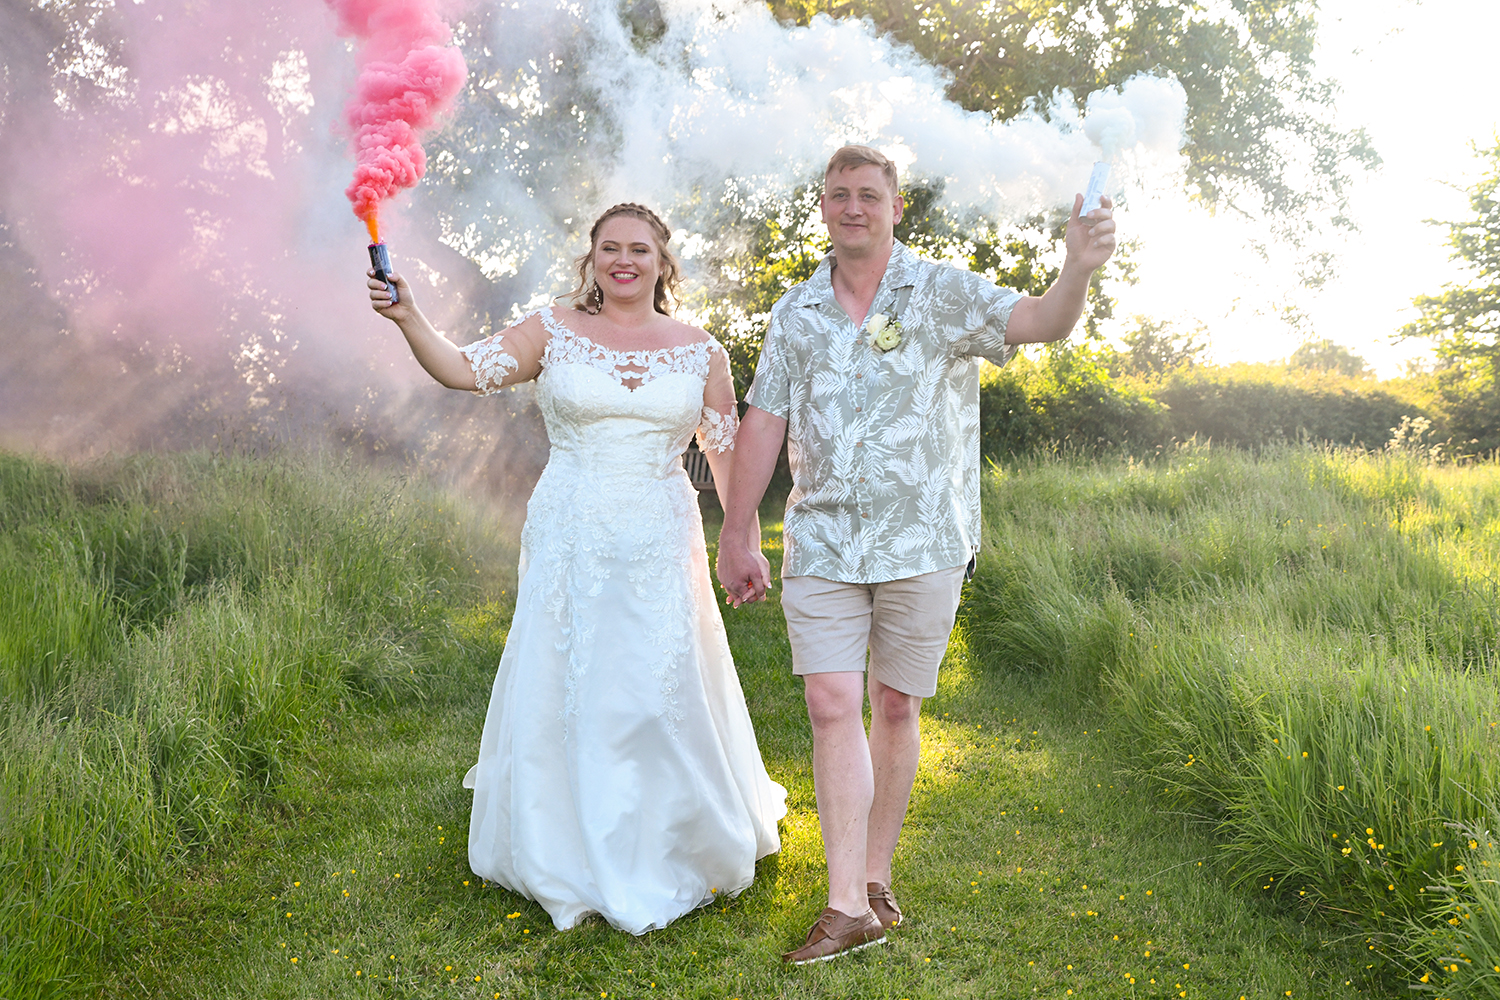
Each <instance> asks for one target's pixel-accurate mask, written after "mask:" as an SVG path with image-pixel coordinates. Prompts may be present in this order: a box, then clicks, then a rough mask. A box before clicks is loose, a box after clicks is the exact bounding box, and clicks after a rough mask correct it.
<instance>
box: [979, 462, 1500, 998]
mask: <svg viewBox="0 0 1500 1000" xmlns="http://www.w3.org/2000/svg"><path fill="white" fill-rule="evenodd" d="M985 503H986V508H985V509H986V524H987V530H988V532H989V535H988V540H989V543H990V544H989V547H988V549H987V551H986V553H985V555H984V556H983V557H982V560H981V566H980V573H979V575H978V577H977V578H976V581H975V584H974V592H973V594H972V595H971V600H970V604H969V610H968V617H969V628H970V632H971V636H972V637H973V641H974V642H975V645H976V647H977V648H979V649H982V650H984V655H985V656H986V657H987V658H988V659H989V660H990V661H992V662H993V663H995V664H997V665H1004V666H1005V667H1007V668H1010V669H1014V668H1016V667H1029V668H1030V669H1035V670H1047V671H1054V672H1055V671H1067V672H1070V673H1072V674H1073V675H1076V678H1077V683H1078V685H1079V687H1080V689H1081V690H1085V691H1088V690H1092V691H1094V692H1095V694H1094V697H1095V698H1096V699H1097V700H1098V702H1099V703H1100V705H1101V707H1102V708H1103V709H1104V710H1105V711H1106V712H1108V713H1109V715H1110V716H1111V717H1112V718H1113V719H1114V720H1115V724H1116V732H1117V735H1118V738H1119V746H1120V748H1121V753H1122V756H1121V758H1120V760H1119V766H1120V767H1121V769H1122V770H1125V771H1128V772H1132V773H1135V774H1138V775H1141V776H1144V777H1146V778H1148V779H1149V780H1150V781H1151V782H1152V784H1153V786H1154V787H1155V788H1156V789H1157V791H1158V793H1159V795H1160V798H1161V802H1162V805H1163V807H1164V808H1167V809H1172V810H1177V811H1180V812H1182V813H1184V814H1186V815H1188V816H1190V817H1193V818H1195V819H1196V820H1198V821H1199V822H1200V823H1202V824H1203V825H1204V826H1205V827H1206V828H1209V829H1212V830H1214V831H1216V833H1217V835H1218V838H1219V842H1220V844H1221V847H1222V858H1221V860H1222V864H1223V868H1224V870H1225V871H1226V872H1227V873H1228V874H1229V875H1230V877H1231V878H1233V879H1234V880H1236V881H1238V882H1240V883H1243V884H1244V885H1246V886H1248V887H1250V888H1251V891H1254V892H1257V893H1264V894H1266V895H1268V896H1271V897H1275V898H1276V899H1278V900H1279V901H1281V902H1282V903H1283V904H1284V905H1285V906H1288V907H1293V908H1297V909H1303V910H1306V911H1308V912H1309V913H1310V914H1312V913H1316V914H1318V915H1319V916H1320V917H1321V918H1322V919H1324V920H1327V921H1330V922H1332V923H1334V924H1342V925H1344V926H1345V927H1346V929H1347V933H1350V934H1359V935H1363V936H1364V937H1365V939H1366V944H1367V947H1368V949H1369V950H1370V951H1371V953H1372V956H1373V957H1374V958H1375V959H1377V960H1379V961H1385V962H1391V963H1393V964H1394V967H1395V969H1396V972H1397V974H1398V975H1403V976H1408V977H1409V979H1410V980H1411V981H1412V982H1413V983H1415V984H1417V985H1419V986H1420V985H1424V984H1425V985H1433V986H1434V988H1437V984H1439V983H1446V982H1447V980H1446V979H1444V978H1443V977H1445V976H1455V975H1456V973H1453V972H1442V971H1441V970H1439V969H1438V968H1437V967H1435V966H1434V964H1433V952H1432V949H1431V948H1430V947H1429V946H1428V943H1427V942H1428V941H1429V940H1430V939H1433V938H1432V934H1431V931H1432V930H1433V929H1434V928H1441V927H1446V926H1449V925H1447V924H1444V923H1443V921H1446V920H1447V919H1448V917H1447V916H1446V914H1447V913H1448V910H1449V908H1451V906H1452V905H1455V904H1454V903H1453V900H1455V899H1458V900H1461V901H1462V902H1461V903H1460V904H1457V905H1463V906H1470V907H1473V906H1480V904H1478V903H1476V902H1473V900H1474V897H1475V892H1476V886H1475V885H1473V884H1469V883H1464V884H1449V883H1450V882H1451V881H1452V880H1451V878H1450V876H1452V875H1453V874H1454V871H1455V866H1456V865H1460V864H1463V861H1462V858H1463V857H1464V855H1465V852H1466V850H1467V848H1466V846H1465V844H1464V843H1461V838H1459V837H1457V836H1455V835H1454V833H1453V829H1454V825H1455V824H1457V825H1459V826H1461V827H1462V828H1464V829H1490V828H1493V826H1494V823H1495V817H1494V816H1493V814H1492V813H1491V812H1490V811H1489V810H1488V809H1486V807H1485V806H1484V803H1485V802H1493V801H1496V798H1497V796H1496V792H1497V786H1500V744H1497V740H1500V731H1497V728H1496V727H1497V723H1500V691H1497V685H1496V681H1497V676H1496V670H1495V667H1496V659H1495V651H1496V642H1497V637H1500V612H1497V602H1496V584H1497V580H1500V546H1497V544H1496V542H1497V540H1500V468H1497V467H1496V466H1493V465H1489V466H1477V467H1469V468H1465V469H1453V468H1445V467H1432V466H1427V465H1425V464H1422V463H1421V462H1419V461H1417V460H1415V459H1413V458H1412V457H1410V456H1401V455H1375V456H1372V455H1361V454H1354V453H1347V454H1346V453H1339V452H1326V451H1324V452H1319V451H1312V450H1300V451H1291V450H1289V451H1284V452H1279V453H1274V454H1268V455H1263V456H1261V457H1259V458H1256V457H1253V456H1248V455H1245V454H1243V453H1235V452H1230V451H1222V450H1219V451H1206V450H1192V449H1190V450H1184V451H1183V452H1181V453H1179V454H1178V455H1176V456H1173V457H1172V458H1170V459H1168V460H1166V461H1164V462H1160V463H1153V464H1148V465H1142V464H1136V463H1132V462H1105V463H1098V464H1079V463H1067V462H1062V461H1055V460H1052V461H1036V462H1032V463H1029V464H1026V465H1023V466H1019V467H1017V468H1014V469H1011V470H1009V471H1006V470H996V472H995V474H994V475H992V476H991V477H990V479H989V483H988V487H987V494H986V496H985ZM1435 886H1446V888H1443V889H1441V891H1440V890H1439V889H1437V888H1434V887H1435ZM1489 886H1490V889H1489V890H1488V891H1490V892H1491V893H1493V884H1492V883H1490V884H1489ZM1480 908H1481V909H1482V908H1483V907H1482V906H1480ZM1485 912H1490V911H1485ZM1466 919H1467V918H1466ZM1466 926H1475V927H1477V926H1480V925H1479V924H1472V925H1469V924H1466ZM1441 937H1442V936H1441V935H1439V938H1441ZM1443 940H1446V939H1443ZM1484 940H1486V941H1490V940H1495V939H1494V938H1486V939H1484ZM1469 947H1470V948H1471V949H1472V950H1474V951H1477V950H1479V949H1480V948H1481V944H1480V938H1478V937H1475V938H1474V940H1473V941H1472V942H1471V943H1470V945H1469ZM1485 947H1489V946H1488V945H1486V946H1485ZM1471 957H1473V960H1474V962H1480V961H1481V960H1482V961H1483V962H1485V963H1488V964H1486V965H1485V968H1490V967H1491V966H1495V965H1500V951H1496V950H1490V951H1488V952H1486V953H1485V954H1484V955H1483V956H1478V955H1473V954H1472V951H1471ZM1451 964H1452V963H1451V962H1450V963H1449V965H1451ZM1423 975H1426V976H1427V977H1428V978H1427V979H1426V980H1425V981H1424V980H1421V979H1420V977H1421V976H1423ZM1442 988H1444V989H1446V988H1447V987H1446V986H1443V987H1442Z"/></svg>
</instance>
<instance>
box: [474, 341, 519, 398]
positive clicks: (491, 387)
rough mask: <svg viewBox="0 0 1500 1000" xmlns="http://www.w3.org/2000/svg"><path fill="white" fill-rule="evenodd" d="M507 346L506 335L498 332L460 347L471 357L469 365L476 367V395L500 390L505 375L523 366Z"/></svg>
mask: <svg viewBox="0 0 1500 1000" xmlns="http://www.w3.org/2000/svg"><path fill="white" fill-rule="evenodd" d="M505 347H506V345H505V335H504V334H503V333H497V334H495V335H494V336H493V337H486V338H485V339H484V340H476V341H475V342H474V343H472V344H466V345H464V346H463V347H460V348H459V349H458V350H459V353H461V354H462V355H463V356H464V357H465V358H468V359H469V367H470V368H472V369H474V385H475V386H476V388H475V389H474V394H475V395H477V396H488V395H490V394H491V393H495V392H499V391H500V390H501V388H503V387H504V385H505V377H506V376H507V375H511V374H514V373H515V371H516V370H517V369H518V368H520V367H521V362H519V361H517V360H516V358H515V355H513V354H511V353H510V352H509V351H507V350H506V349H505Z"/></svg>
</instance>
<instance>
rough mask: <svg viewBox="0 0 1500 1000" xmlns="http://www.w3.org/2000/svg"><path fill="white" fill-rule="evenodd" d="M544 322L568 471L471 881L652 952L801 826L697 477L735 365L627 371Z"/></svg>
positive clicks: (480, 812) (555, 492)
mask: <svg viewBox="0 0 1500 1000" xmlns="http://www.w3.org/2000/svg"><path fill="white" fill-rule="evenodd" d="M540 315H541V317H542V320H543V323H544V324H545V326H546V328H547V331H548V333H549V334H550V339H549V340H548V342H547V345H546V348H545V353H544V354H543V357H542V361H541V372H540V374H539V375H538V376H537V379H536V398H537V402H538V404H539V405H540V407H541V410H542V415H543V417H544V418H545V420H546V424H547V432H548V435H549V436H550V438H551V443H552V454H551V457H550V458H549V460H548V462H547V468H546V470H545V471H544V472H543V473H542V476H541V479H540V480H539V481H538V482H537V485H536V490H535V492H534V493H533V494H532V497H531V501H530V503H529V504H528V505H527V510H526V526H525V528H524V529H523V531H522V535H521V561H520V583H519V586H518V588H517V593H516V610H515V616H514V619H513V620H512V622H511V626H510V632H509V635H508V636H507V638H506V643H505V652H504V655H503V656H502V657H501V660H500V668H499V671H498V673H497V674H496V676H495V686H494V689H493V692H492V693H491V696H490V706H489V713H488V715H487V717H486V719H485V724H484V735H483V737H482V738H481V740H480V744H479V762H478V764H476V765H475V766H474V768H473V769H472V770H471V771H470V772H469V774H468V775H467V776H466V777H465V779H464V784H465V786H467V787H471V788H473V789H474V809H473V814H472V817H471V819H470V823H469V864H470V866H471V867H472V868H473V870H474V873H475V874H476V875H479V876H481V877H482V878H486V879H489V880H491V881H494V882H497V883H499V884H500V885H502V886H505V887H506V888H508V889H511V890H514V891H515V892H518V893H521V894H522V895H525V896H527V897H529V898H531V899H534V900H536V901H537V902H538V903H540V904H541V905H542V906H543V907H545V908H546V910H547V912H548V913H549V914H550V915H551V917H552V921H553V923H554V924H556V926H557V927H558V928H559V929H566V928H568V927H571V926H573V925H574V924H575V923H577V921H578V920H579V919H580V918H581V917H583V916H585V915H587V914H589V913H598V914H600V915H601V916H602V917H603V918H604V919H605V920H607V921H609V923H611V924H613V925H614V926H615V927H618V928H620V929H622V930H626V931H629V932H630V933H632V934H643V933H645V932H646V931H649V930H652V929H654V928H659V927H664V926H665V925H667V924H668V923H670V922H671V921H673V920H675V919H676V918H677V917H680V916H682V915H683V914H684V913H686V912H688V911H689V910H691V909H693V908H694V907H697V906H700V905H703V904H705V903H707V902H710V901H712V900H713V899H715V898H720V897H723V896H725V895H732V894H734V893H737V892H739V891H740V890H742V889H744V888H745V887H747V886H748V885H749V884H750V882H751V880H752V879H753V878H754V875H755V862H756V860H757V859H758V858H761V857H764V856H765V855H767V854H772V853H774V852H776V851H777V850H779V848H780V841H779V839H778V836H777V829H776V824H777V820H779V819H780V818H781V817H782V816H784V815H785V814H786V790H785V789H784V788H782V787H781V786H780V785H778V784H776V783H775V782H773V781H772V780H771V779H770V777H769V776H768V775H767V774H766V769H765V766H764V765H763V764H762V762H761V757H760V750H759V748H758V747H757V745H756V742H755V731H754V729H753V728H752V726H751V722H750V715H749V712H748V711H747V710H746V708H745V698H744V695H743V693H742V692H741V690H740V685H739V679H738V677H737V676H736V674H735V669H734V662H733V660H732V659H731V658H730V653H729V645H728V642H727V640H726V638H725V634H724V624H723V621H722V619H721V618H720V615H719V609H718V604H717V601H716V594H715V591H714V590H713V589H712V585H711V583H710V581H709V575H708V559H707V555H706V553H705V551H704V544H703V522H702V519H701V517H700V515H699V512H698V499H697V495H696V491H695V490H694V489H693V486H692V484H691V483H690V482H689V481H688V478H687V475H686V473H684V471H683V469H682V463H681V462H680V460H679V456H680V455H681V454H682V452H683V450H684V449H685V448H686V447H687V444H688V442H689V441H690V440H691V439H692V437H693V434H694V432H695V431H696V430H698V429H699V428H700V424H703V425H704V428H703V429H704V432H705V433H706V434H707V435H709V436H710V438H713V437H715V436H719V437H720V438H721V440H720V442H719V443H720V446H721V447H722V446H727V445H728V444H729V442H728V441H723V440H722V435H723V434H724V433H725V431H726V428H725V427H724V426H723V422H722V421H718V420H715V419H713V416H714V414H713V413H712V411H708V413H707V414H705V407H704V386H705V383H706V380H707V378H708V371H709V363H710V359H711V357H712V352H715V351H717V352H720V353H722V351H723V348H722V347H720V346H719V345H718V343H717V342H716V341H707V342H704V343H700V344H692V345H688V346H685V347H679V348H672V349H668V350H663V351H653V352H630V353H629V354H626V353H621V352H617V351H612V350H609V349H607V348H604V347H601V346H599V345H597V344H594V343H593V342H592V341H590V340H588V339H586V338H584V337H583V336H581V335H579V334H576V333H573V332H572V331H570V330H569V329H568V328H567V327H566V326H564V325H563V324H562V323H561V322H559V321H558V319H557V318H556V317H555V316H553V315H552V314H551V313H550V312H546V311H544V312H542V313H541V314H540ZM476 346H477V345H476ZM465 351H466V353H469V354H470V357H471V362H472V363H474V366H475V368H476V371H479V370H481V369H482V367H483V364H482V362H483V361H484V359H483V358H482V357H475V356H474V354H473V353H471V351H474V348H466V349H465ZM499 357H500V362H499V363H500V364H501V365H503V366H505V367H506V368H509V369H512V370H513V369H514V367H515V364H514V362H513V360H512V359H511V358H509V357H508V356H506V355H503V354H502V355H500V356H499ZM491 361H492V362H493V359H491ZM626 380H631V381H639V383H640V384H639V386H638V388H634V389H632V388H630V387H628V386H627V384H626ZM731 391H732V387H731ZM731 433H732V432H731Z"/></svg>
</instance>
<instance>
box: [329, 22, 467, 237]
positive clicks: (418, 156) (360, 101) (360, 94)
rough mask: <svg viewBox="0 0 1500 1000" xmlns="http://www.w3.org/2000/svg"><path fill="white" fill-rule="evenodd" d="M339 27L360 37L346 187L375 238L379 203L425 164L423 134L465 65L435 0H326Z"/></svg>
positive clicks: (411, 181) (412, 180) (448, 101)
mask: <svg viewBox="0 0 1500 1000" xmlns="http://www.w3.org/2000/svg"><path fill="white" fill-rule="evenodd" d="M327 2H328V6H329V7H331V8H332V9H333V11H334V12H335V13H336V14H337V15H338V19H339V30H340V31H341V32H342V33H344V34H349V35H354V36H355V37H356V38H359V39H361V41H362V42H363V45H362V46H361V47H360V50H359V57H358V58H359V79H358V80H357V81H356V83H355V85H354V94H353V95H352V96H351V97H350V99H349V104H348V106H347V108H346V109H345V117H346V120H347V121H348V123H349V126H350V128H352V129H353V132H354V137H353V138H354V156H355V166H354V182H353V183H352V184H350V185H349V188H348V190H346V191H345V192H344V193H345V194H346V195H348V196H349V201H350V202H351V203H352V204H353V206H354V214H355V216H357V217H358V218H360V219H362V220H363V221H364V223H365V225H366V226H368V227H369V230H370V238H371V239H372V240H373V241H375V242H377V243H378V242H379V241H380V229H379V212H380V203H381V202H382V201H385V200H386V199H388V198H390V197H392V196H393V195H395V194H396V193H397V192H398V191H401V190H404V189H405V188H409V187H412V186H413V185H415V184H416V183H417V181H419V180H420V179H421V178H422V174H423V173H424V172H425V171H426V169H427V154H426V152H424V151H423V149H422V133H423V132H424V131H426V130H428V129H430V128H431V127H432V126H433V125H434V124H435V123H436V121H437V120H438V118H439V117H441V116H442V115H443V114H444V113H445V112H447V111H448V109H449V108H450V107H451V106H452V103H453V99H454V98H455V97H457V96H458V92H459V91H460V90H462V89H463V86H464V81H465V80H466V78H467V77H468V67H467V66H466V65H465V64H464V57H463V54H462V53H460V52H459V51H458V49H457V48H455V47H453V46H452V45H451V44H450V43H451V42H452V40H453V32H452V31H451V30H450V29H449V27H448V25H447V23H446V22H444V21H443V19H442V18H441V17H440V16H439V15H438V13H437V11H436V10H435V9H434V8H435V3H434V0H327Z"/></svg>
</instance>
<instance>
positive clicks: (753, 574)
mask: <svg viewBox="0 0 1500 1000" xmlns="http://www.w3.org/2000/svg"><path fill="white" fill-rule="evenodd" d="M714 568H715V570H716V571H717V573H718V576H719V584H720V586H722V587H723V588H724V593H725V594H726V595H727V597H728V601H729V605H730V607H735V608H737V607H739V606H740V605H741V604H749V603H751V602H754V601H764V600H765V599H766V587H767V586H768V585H769V584H770V582H771V563H770V562H769V561H768V560H767V559H766V557H765V556H764V555H763V554H762V553H761V551H760V550H759V549H753V548H751V547H750V546H749V545H747V544H745V543H743V542H739V543H730V541H729V539H727V538H724V537H722V536H721V537H720V538H719V557H718V559H717V560H715V563H714Z"/></svg>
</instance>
